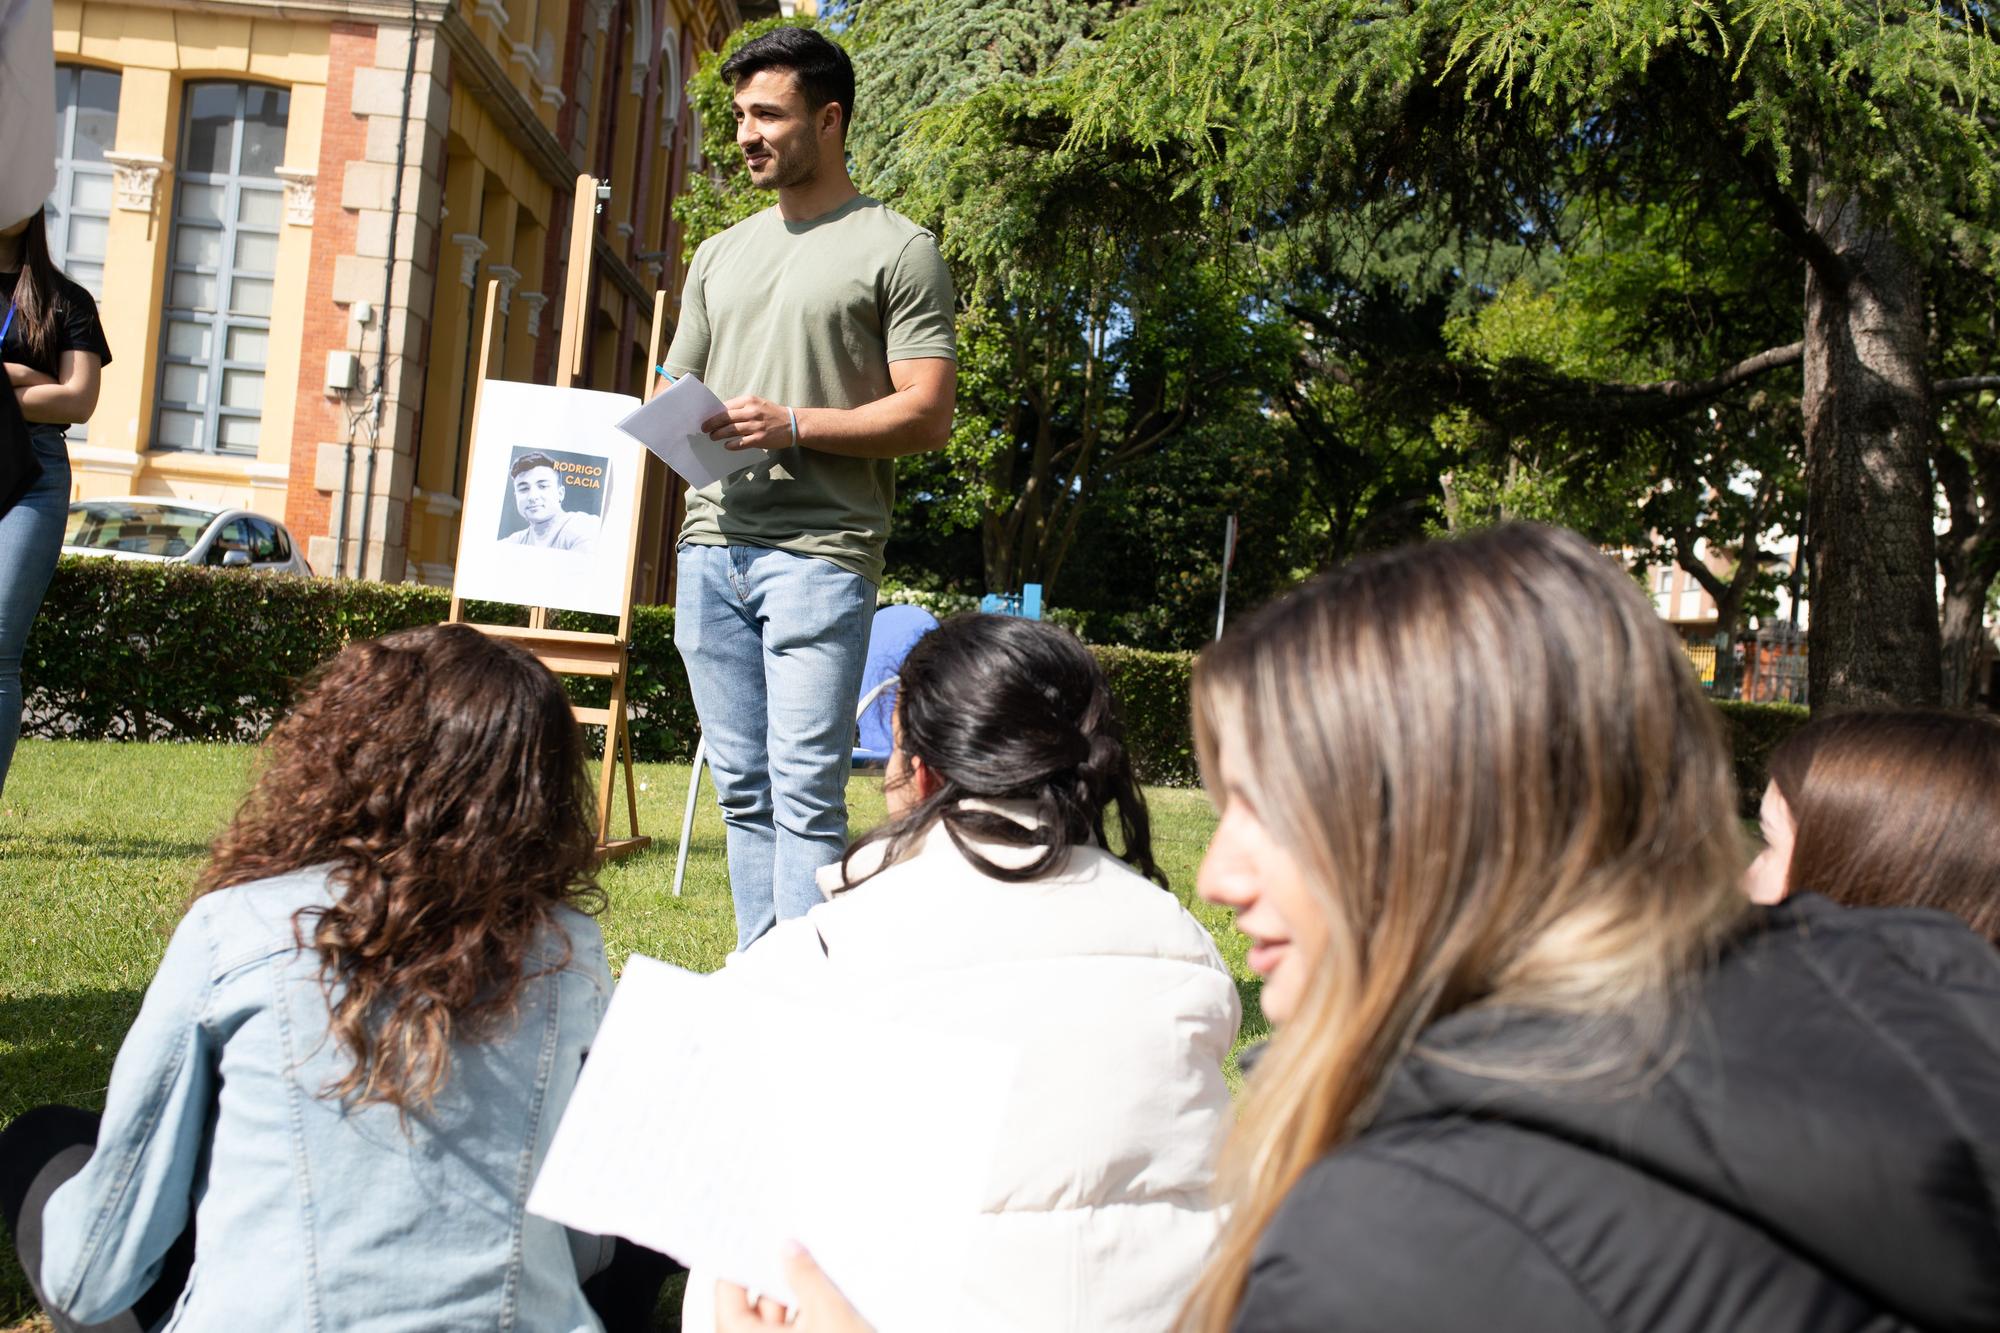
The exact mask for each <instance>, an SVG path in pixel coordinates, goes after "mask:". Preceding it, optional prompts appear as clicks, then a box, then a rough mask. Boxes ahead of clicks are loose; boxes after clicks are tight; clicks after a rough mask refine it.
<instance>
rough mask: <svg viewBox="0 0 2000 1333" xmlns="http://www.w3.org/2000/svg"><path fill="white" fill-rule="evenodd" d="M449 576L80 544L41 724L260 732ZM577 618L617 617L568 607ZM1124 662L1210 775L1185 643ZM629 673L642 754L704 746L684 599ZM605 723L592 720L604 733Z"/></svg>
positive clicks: (50, 606) (79, 733)
mask: <svg viewBox="0 0 2000 1333" xmlns="http://www.w3.org/2000/svg"><path fill="white" fill-rule="evenodd" d="M450 605H451V601H450V597H449V595H448V594H447V593H446V592H445V591H444V590H443V589H440V588H424V587H417V586H415V585H412V584H387V583H359V582H350V581H347V580H338V579H303V578H285V577H271V576H265V575H254V574H244V573H241V572H238V571H234V570H228V571H225V570H213V569H199V568H194V567H192V566H187V565H169V564H156V563H150V562H147V563H142V562H138V561H129V562H128V561H115V560H101V559H84V558H67V559H64V560H63V561H62V562H61V564H60V565H58V566H57V568H56V575H55V581H54V582H53V583H52V584H51V585H50V588H49V595H48V599H47V601H46V602H45V603H44V604H43V607H42V614H41V616H40V617H39V618H38V619H37V620H36V622H35V629H34V632H33V634H32V635H30V636H29V640H28V649H27V655H26V658H25V660H24V662H23V664H22V676H23V686H24V689H25V693H26V705H27V706H26V713H25V717H24V719H23V720H24V722H25V724H26V730H27V731H28V733H29V734H30V735H37V736H52V737H72V738H78V739H90V740H100V739H121V740H202V741H211V740H231V741H250V740H256V739H259V738H260V737H262V736H263V734H264V733H265V732H266V731H268V730H269V729H270V727H271V724H272V723H273V722H275V721H276V720H277V719H278V717H279V716H281V715H282V714H283V712H284V710H285V709H286V708H287V707H289V706H290V704H291V701H292V698H293V695H294V692H295V691H296V689H297V686H298V682H299V680H300V679H301V678H302V677H304V676H305V675H306V673H308V672H310V671H311V670H312V669H313V668H314V667H315V666H317V665H318V664H319V663H321V662H323V661H325V660H326V659H327V658H329V657H331V656H333V654H335V653H337V652H339V651H340V649H341V648H343V647H345V646H346V645H347V644H349V643H352V642H354V641H355V640H357V639H368V638H373V637H375V636H377V635H381V634H387V633H390V632H391V631H394V630H399V629H408V628H409V627H411V626H413V625H426V624H433V623H435V622H437V621H440V620H443V619H444V618H445V615H446V614H447V612H448V611H449V610H450ZM467 615H468V618H469V619H472V620H476V621H481V622H484V623H488V624H515V625H518V624H523V623H525V622H526V617H527V613H526V612H525V611H524V610H523V609H522V608H520V607H516V606H494V605H485V604H479V603H474V604H472V605H470V606H469V607H468V610H467ZM555 623H556V625H557V626H558V627H559V628H562V629H597V630H604V629H609V628H611V627H612V622H611V621H610V620H609V619H608V618H606V617H601V616H585V615H576V614H572V613H570V612H562V613H560V614H559V615H558V616H557V618H556V622H555ZM1093 651H1095V652H1096V653H1097V654H1098V656H1099V657H1100V658H1101V659H1102V660H1103V661H1104V664H1105V666H1106V668H1107V671H1108V673H1109V675H1110V677H1111V687H1112V690H1113V693H1114V694H1115V695H1116V696H1117V697H1118V700H1119V706H1120V708H1121V710H1122V711H1123V713H1124V716H1125V719H1126V728H1127V730H1128V732H1129V733H1130V736H1131V744H1132V751H1133V758H1134V760H1135V762H1136V763H1137V766H1138V768H1139V772H1140V777H1141V779H1142V780H1144V781H1146V782H1154V783H1169V784H1189V783H1192V782H1193V781H1194V780H1195V776H1194V758H1193V754H1192V751H1191V747H1190V745H1189V743H1188V737H1187V715H1188V714H1187V680H1188V668H1189V664H1190V662H1191V660H1192V659H1191V658H1190V657H1189V656H1188V655H1187V654H1185V653H1148V652H1140V651H1138V650H1135V649H1130V648H1098V649H1094V650H1093ZM631 663H632V669H631V677H630V680H629V682H628V685H627V698H628V701H629V703H630V706H631V710H632V713H631V716H632V742H633V747H634V748H635V749H636V750H637V751H638V754H639V757H640V758H641V759H647V760H680V761H686V760H687V759H688V758H690V757H691V756H692V755H693V753H694V744H695V736H696V724H695V715H694V703H693V700H692V699H690V698H689V696H688V689H687V677H686V675H685V674H684V673H683V671H682V669H681V660H680V654H679V652H678V651H677V650H676V649H675V648H674V615H673V611H672V610H671V609H670V608H668V607H662V606H646V607H639V608H638V609H637V610H635V611H634V613H633V616H632V657H631ZM571 686H572V689H571V692H572V695H573V697H574V698H575V699H576V701H577V702H578V703H581V704H599V705H601V704H603V703H604V702H605V701H606V698H607V695H608V693H609V684H608V682H605V681H590V680H576V681H572V682H571ZM600 734H601V733H598V732H596V731H595V730H594V729H593V731H592V735H593V737H595V736H597V735H600Z"/></svg>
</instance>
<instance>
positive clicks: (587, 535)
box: [500, 447, 611, 554]
mask: <svg viewBox="0 0 2000 1333" xmlns="http://www.w3.org/2000/svg"><path fill="white" fill-rule="evenodd" d="M610 490H611V461H610V460H609V459H608V458H605V457H603V456H601V455H594V454H578V453H569V452H566V451H561V450H544V449H532V448H525V447H516V448H515V449H514V451H513V459H512V461H511V462H510V463H509V465H508V468H507V500H506V503H504V504H503V505H502V506H501V508H500V540H501V541H503V542H510V543H512V544H514V545H516V546H532V547H540V548H543V549H546V550H553V551H580V552H584V553H586V554H588V553H589V552H591V551H594V550H595V549H596V547H597V538H598V535H599V533H600V532H601V531H602V529H603V523H604V520H603V513H604V505H605V500H606V498H607V496H608V495H609V493H610Z"/></svg>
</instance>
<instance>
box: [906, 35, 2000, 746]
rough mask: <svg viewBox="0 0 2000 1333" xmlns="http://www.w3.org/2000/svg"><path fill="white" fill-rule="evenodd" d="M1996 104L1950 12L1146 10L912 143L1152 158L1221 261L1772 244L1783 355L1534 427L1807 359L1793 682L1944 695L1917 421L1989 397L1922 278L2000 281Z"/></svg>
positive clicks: (1597, 399) (1703, 372) (1694, 400)
mask: <svg viewBox="0 0 2000 1333" xmlns="http://www.w3.org/2000/svg"><path fill="white" fill-rule="evenodd" d="M1996 92H2000V43H1996V42H1995V40H1994V38H1993V36H1992V34H1991V33H1990V32H1989V30H1988V28H1987V19H1986V12H1985V10H1984V8H1983V7H1977V6H1973V5H1971V4H1969V3H1966V2H1965V0H1954V2H1951V3H1945V4H1942V5H1917V4H1913V3H1899V4H1893V5H1889V6H1887V7H1872V8H1864V7H1861V6H1857V5H1853V4H1850V3H1845V2H1844V0H1745V2H1744V3H1733V4H1725V5H1716V4H1713V3H1701V2H1698V0H1669V2H1668V3H1653V2H1651V0H1646V2H1644V3H1642V2H1641V0H1580V2H1578V3H1566V4H1554V3H1550V2H1549V0H1511V2H1503V3H1499V4H1476V5H1475V4H1469V3H1463V2H1462V0H1401V2H1400V3H1390V4H1383V3H1376V2H1369V0H1152V2H1151V3H1148V4H1144V5H1141V6H1138V7H1136V8H1134V9H1131V10H1130V11H1128V12H1126V13H1124V14H1123V15H1121V16H1120V17H1119V19H1118V20H1117V21H1116V22H1114V23H1113V24H1111V25H1110V26H1109V28H1108V29H1107V30H1106V31H1105V32H1104V33H1103V35H1102V38H1101V40H1099V41H1097V42H1095V43H1094V44H1093V45H1091V46H1090V47H1089V48H1087V49H1078V50H1075V51H1073V52H1072V58H1070V59H1069V60H1067V61H1066V62H1065V63H1064V66H1063V68H1062V70H1061V71H1060V73H1059V74H1058V75H1056V76H1054V77H1050V78H1046V79H1040V80H1036V81H1032V82H1026V83H1020V84H1009V85H1002V86H997V87H995V88H992V89H989V90H987V91H986V92H985V93H983V94H981V97H980V98H978V99H974V101H973V102H971V103H967V104H964V105H960V106H958V107H956V108H952V109H950V110H948V111H941V112H939V113H937V114H936V116H935V118H934V119H932V120H931V121H930V122H929V124H928V127H927V128H928V130H929V136H928V137H929V138H930V139H931V140H932V141H933V148H932V152H933V154H934V155H935V156H948V155H949V154H950V153H951V152H953V151H957V150H958V149H959V148H960V147H962V146H964V145H967V144H971V143H974V142H976V141H977V140H978V137H979V129H978V127H979V126H980V125H983V124H990V123H993V122H994V121H996V120H1006V119H1007V118H1008V117H1012V118H1013V119H1015V120H1017V121H1021V120H1034V121H1036V122H1037V123H1052V124H1066V125H1067V127H1068V129H1067V132H1066V134H1064V135H1063V137H1062V138H1061V139H1060V141H1059V143H1058V145H1057V149H1058V151H1057V152H1056V153H1055V154H1054V158H1055V161H1056V163H1057V165H1053V166H1050V167H1047V168H1046V170H1048V171H1050V172H1059V171H1060V170H1061V166H1060V164H1061V163H1065V162H1069V163H1075V162H1096V161H1102V160H1107V159H1110V160H1127V159H1130V158H1133V157H1136V158H1138V159H1140V160H1144V161H1148V162H1151V163H1153V164H1156V165H1157V167H1158V169H1159V170H1160V171H1162V172H1165V173H1167V174H1168V175H1170V176H1171V177H1172V178H1173V179H1174V180H1175V181H1176V183H1177V186H1178V188H1179V190H1180V192H1181V193H1180V196H1179V197H1180V198H1181V199H1183V200H1185V199H1195V200H1199V201H1200V202H1201V204H1202V205H1203V207H1202V216H1203V220H1204V221H1205V222H1206V223H1207V224H1208V229H1209V231H1210V234H1211V236H1212V237H1214V238H1216V240H1217V241H1219V242H1220V243H1221V244H1222V245H1224V246H1226V247H1238V246H1241V245H1243V244H1244V243H1245V238H1246V237H1248V238H1250V240H1251V243H1253V244H1255V243H1258V240H1257V238H1260V237H1263V236H1266V235H1281V234H1284V233H1292V232H1298V231H1300V230H1302V229H1303V230H1308V231H1310V230H1314V229H1319V230H1340V229H1346V228H1348V227H1349V226H1350V222H1351V219H1353V218H1354V217H1355V216H1356V215H1357V213H1361V214H1369V215H1373V216H1374V217H1375V219H1376V221H1377V223H1378V225H1389V224H1391V223H1393V224H1397V225H1414V226H1421V227H1425V228H1428V229H1430V230H1431V232H1432V234H1433V235H1435V236H1436V237H1437V238H1438V242H1439V244H1438V250H1439V251H1440V253H1450V252H1451V251H1452V250H1453V249H1454V248H1462V247H1464V246H1465V245H1467V244H1468V243H1473V244H1476V243H1478V242H1480V241H1492V242H1496V243H1500V244H1504V245H1508V246H1515V245H1518V246H1521V247H1523V248H1525V249H1527V250H1529V251H1531V252H1532V251H1534V250H1536V249H1537V248H1540V247H1553V246H1559V245H1561V244H1562V243H1563V242H1564V241H1565V240H1566V239H1567V238H1568V237H1569V236H1570V235H1572V234H1573V232H1574V228H1575V226H1576V225H1577V224H1578V223H1579V222H1580V221H1581V220H1582V219H1584V218H1587V217H1588V216H1590V214H1591V213H1592V212H1593V211H1602V210H1604V209H1606V208H1611V207H1615V206H1618V205H1621V204H1625V203H1629V202H1632V201H1635V200H1637V201H1643V202H1646V203H1648V204H1649V205H1651V206H1653V207H1654V208H1656V209H1658V210H1660V211H1661V213H1662V215H1663V218H1664V220H1665V222H1666V224H1667V225H1669V226H1672V227H1676V228H1678V229H1680V230H1682V231H1684V232H1689V233H1692V232H1693V231H1694V230H1696V229H1697V228H1698V227H1701V226H1707V227H1710V228H1713V229H1718V230H1724V231H1726V230H1727V229H1728V228H1729V227H1731V226H1732V225H1733V226H1735V227H1737V228H1739V229H1741V230H1744V231H1751V230H1755V231H1758V232H1760V233H1762V234H1768V235H1770V236H1773V237H1775V238H1776V239H1777V240H1778V241H1779V242H1780V243H1781V248H1780V253H1781V254H1782V256H1783V260H1784V262H1783V264H1782V265H1781V266H1779V267H1776V268H1774V269H1773V270H1772V271H1771V272H1770V273H1769V275H1768V282H1769V284H1770V285H1771V286H1772V287H1773V288H1774V289H1788V290H1790V291H1795V292H1798V293H1799V299H1798V300H1797V302H1796V304H1795V305H1794V306H1793V311H1794V316H1795V322H1794V323H1793V325H1792V328H1793V329H1795V330H1796V336H1795V337H1792V338H1789V339H1787V340H1786V341H1783V342H1780V343H1772V344H1766V343H1762V342H1760V341H1759V340H1758V339H1757V337H1756V334H1757V333H1759V332H1761V330H1757V329H1749V330H1743V331H1741V332H1740V334H1739V336H1738V337H1737V338H1734V339H1732V338H1730V337H1723V338H1720V339H1718V340H1717V341H1716V344H1715V346H1714V348H1713V349H1711V351H1710V353H1709V355H1710V356H1711V357H1712V359H1708V360H1705V361H1704V362H1702V363H1700V364H1695V365H1684V366H1675V367H1672V368H1671V371H1672V373H1671V374H1669V375H1668V376H1666V377H1665V378H1661V379H1654V380H1648V381H1643V382H1622V381H1621V382H1611V383H1601V384H1595V385H1579V386H1576V390H1577V391H1576V392H1575V393H1574V394H1571V395H1569V396H1568V397H1567V398H1565V397H1564V396H1563V395H1561V394H1556V395H1550V394H1538V395H1535V396H1534V401H1535V403H1536V404H1537V405H1536V407H1535V410H1538V411H1543V412H1547V411H1551V410H1557V411H1560V410H1566V409H1570V408H1573V409H1575V410H1577V411H1578V413H1579V414H1582V413H1583V412H1584V411H1585V410H1588V411H1590V412H1593V413H1596V414H1599V415H1603V414H1605V413H1607V412H1608V414H1609V415H1611V416H1612V417H1614V418H1616V417H1618V416H1620V415H1625V416H1628V417H1630V418H1633V419H1637V418H1640V417H1650V418H1653V419H1655V420H1657V419H1659V418H1661V417H1665V416H1671V415H1685V414H1687V413H1691V412H1695V411H1698V410H1699V409H1702V408H1705V407H1706V406H1708V405H1709V404H1710V403H1712V402H1713V401H1714V400H1715V399H1717V398H1718V397H1720V396H1721V395H1723V394H1725V393H1728V392H1729V391H1731V390H1733V389H1736V388H1737V387H1739V386H1741V385H1744V384H1747V383H1750V382H1751V381H1753V380H1755V379H1757V378H1759V377H1761V376H1764V375H1768V374H1770V373H1772V372H1773V371H1775V370H1778V369H1780V368H1783V367H1788V366H1793V365H1796V366H1799V367H1800V368H1801V371H1802V385H1801V398H1800V416H1801V422H1802V433H1803V439H1804V455H1805V457H1804V473H1805V480H1806V483H1807V485H1806V491H1807V496H1808V505H1807V529H1808V534H1809V539H1810V542H1811V550H1812V553H1813V558H1812V562H1811V570H1812V576H1811V584H1812V588H1811V597H1812V606H1813V625H1812V638H1813V652H1812V656H1811V664H1812V665H1811V670H1812V692H1813V698H1814V700H1815V701H1816V702H1819V703H1823V704H1831V705H1834V706H1845V705H1850V704H1858V703H1869V702H1903V703H1920V702H1926V701H1932V700H1935V699H1937V697H1938V694H1939V681H1940V633H1939V621H1938V614H1937V602H1936V598H1935V594H1934V590H1933V579H1934V577H1935V574H1934V570H1935V567H1936V566H1935V542H1934V539H1933V532H1932V515H1933V499H1932V497H1933V489H1932V480H1931V466H1932V457H1933V445H1934V441H1935V439H1936V433H1937V430H1936V408H1937V404H1938V403H1939V402H1940V401H1941V400H1942V399H1944V398H1945V397H1946V396H1948V395H1951V394H1954V393H1958V392H1974V391H1977V390H1978V389H1979V388H1980V387H1982V386H1985V387H1992V384H1993V383H1995V382H2000V381H1995V380H1994V377H1992V376H1990V375H1987V376H1982V375H1970V376H1945V375H1942V374H1940V373H1939V371H1940V368H1939V365H1938V363H1937V361H1936V358H1935V355H1934V348H1933V346H1932V342H1931V340H1930V338H1929V336H1928V334H1929V329H1928V327H1927V313H1928V311H1929V309H1930V299H1931V292H1930V289H1929V280H1930V278H1931V276H1932V273H1933V271H1934V267H1935V266H1934V265H1933V264H1932V263H1931V262H1929V261H1930V258H1931V257H1934V256H1936V255H1939V254H1946V255H1949V256H1950V257H1951V259H1952V262H1953V263H1954V265H1956V266H1957V267H1958V268H1959V269H1960V270H1961V271H1963V272H1965V273H1968V274H1973V275H1978V277H1979V278H1980V279H1981V280H1983V281H1984V282H1986V283H1988V284H1991V283H1992V282H1993V280H1994V279H1995V277H1996V276H2000V194H1997V193H1996V184H2000V181H1996V172H2000V118H1996V116H1995V114H1994V109H1993V101H1994V94H1995V93H1996ZM1697 262H1699V259H1697ZM1732 342H1733V343H1734V345H1729V344H1731V343H1732ZM1725 348H1726V350H1724V349H1725ZM1503 405H1504V404H1503ZM1480 415H1482V416H1484V417H1486V418H1487V419H1489V420H1490V419H1492V416H1493V414H1492V413H1489V412H1485V411H1481V413H1480Z"/></svg>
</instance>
